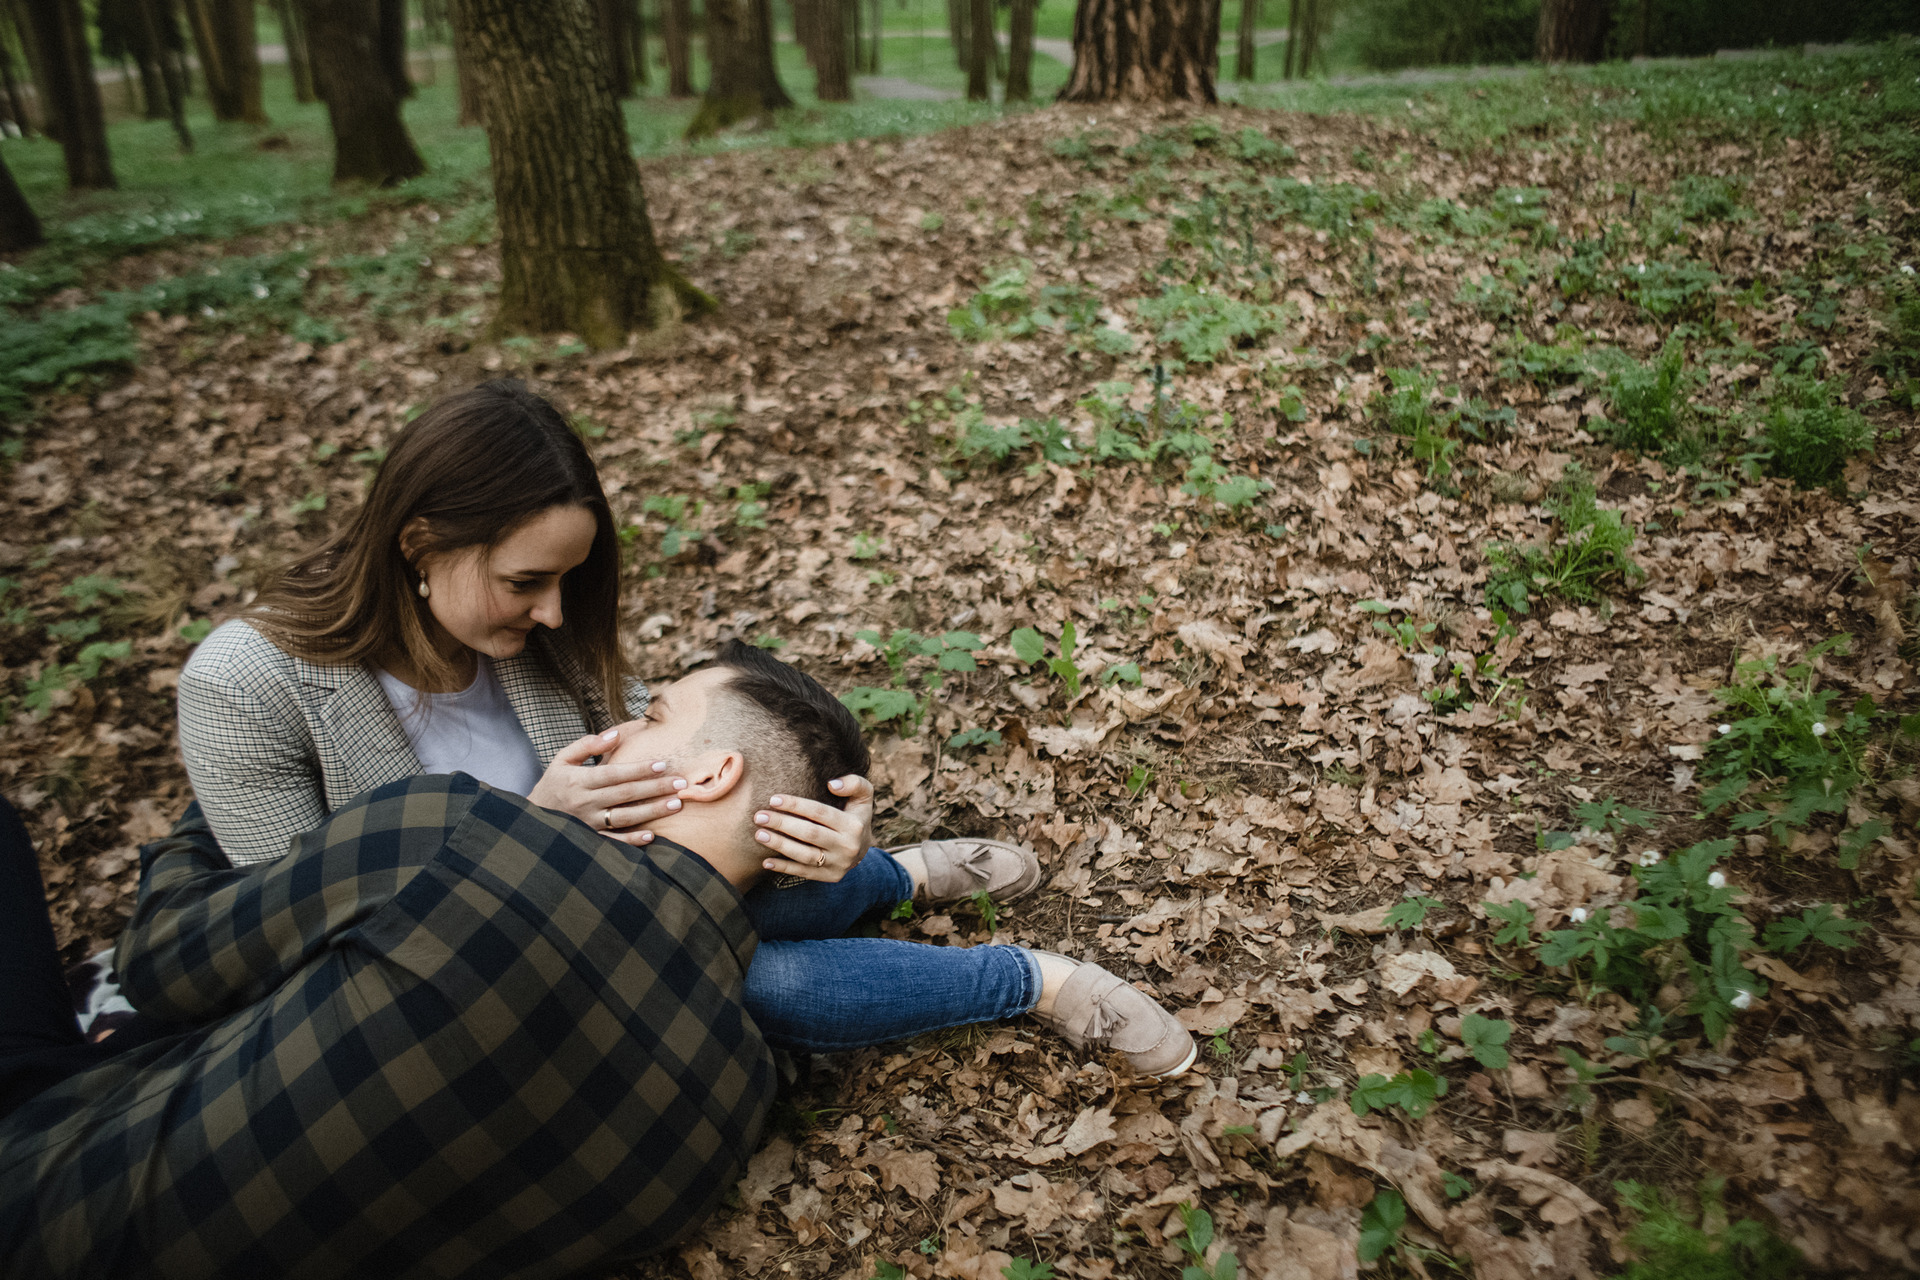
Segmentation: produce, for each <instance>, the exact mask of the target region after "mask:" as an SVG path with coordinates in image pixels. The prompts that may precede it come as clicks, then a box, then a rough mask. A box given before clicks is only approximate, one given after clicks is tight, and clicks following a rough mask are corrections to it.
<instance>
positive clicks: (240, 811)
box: [180, 618, 647, 866]
mask: <svg viewBox="0 0 1920 1280" xmlns="http://www.w3.org/2000/svg"><path fill="white" fill-rule="evenodd" d="M494 674H495V675H497V676H498V677H499V679H500V687H501V688H502V689H503V690H505V692H506V695H507V701H508V702H509V703H511V704H512V706H513V712H514V714H515V715H516V716H518V717H519V719H520V724H521V727H523V728H524V729H526V731H527V737H528V739H529V740H530V741H531V742H532V743H533V749H534V752H535V754H537V755H538V756H539V757H540V763H541V764H542V765H545V764H548V763H551V762H552V760H553V757H554V756H555V755H556V754H558V753H559V752H560V750H561V749H562V748H564V747H566V746H567V745H569V744H570V743H572V742H574V741H575V740H576V739H578V738H580V737H581V736H583V735H585V734H588V733H597V732H599V731H601V730H604V729H609V728H612V727H613V725H614V724H616V723H618V722H619V721H620V720H621V719H626V718H631V717H633V716H638V715H640V714H642V713H644V712H645V711H646V709H647V690H646V686H644V685H642V684H641V683H640V682H639V681H637V680H635V681H632V682H630V683H629V684H628V686H627V689H626V695H627V706H626V708H625V709H624V710H625V712H626V714H625V715H624V716H622V715H617V714H615V712H614V709H613V708H610V707H608V706H607V705H606V698H605V697H604V696H602V695H601V694H600V692H599V691H598V690H597V689H596V688H595V687H594V682H593V681H592V680H591V679H589V678H588V677H587V674H586V671H585V670H584V669H583V668H582V667H581V666H580V664H579V662H578V661H577V660H576V659H575V658H574V657H573V655H572V653H571V652H570V651H569V650H568V649H567V647H566V646H565V645H563V644H561V643H559V642H558V641H557V639H556V638H555V637H554V635H553V634H552V633H550V632H548V631H547V630H546V629H545V628H536V629H535V631H534V633H533V635H532V636H530V637H529V638H528V642H527V648H526V651H525V652H524V653H522V654H521V655H520V656H519V657H516V658H506V659H503V660H501V661H499V662H496V663H495V664H494ZM570 688H571V689H577V690H579V691H580V694H579V697H577V698H576V697H575V696H574V695H573V694H572V693H570V692H568V690H569V689H570ZM180 754H181V756H182V758H183V759H184V760H185V761H186V765H187V778H188V780H189V781H191V782H192V783H193V793H194V795H195V796H197V797H198V798H199V800H200V803H201V804H202V805H203V806H204V807H205V809H206V813H207V820H208V822H209V823H210V824H211V826H212V827H213V834H214V837H215V838H216V839H218V840H219V841H220V847H221V849H223V850H224V851H225V852H226V855H227V857H228V858H229V859H231V860H232V862H233V864H234V865H235V866H246V865H249V864H251V863H256V862H265V861H267V860H269V859H272V858H278V857H282V856H284V855H285V854H286V852H287V849H288V847H289V846H290V845H291V843H292V841H293V839H294V838H295V837H296V836H300V835H303V834H305V833H306V832H309V831H311V830H313V829H314V828H315V827H317V826H319V825H320V823H321V822H322V821H324V820H325V818H326V816H327V815H328V814H329V813H332V812H333V811H334V810H335V809H337V808H339V807H340V806H341V805H343V804H345V803H347V801H349V800H351V799H353V797H355V796H357V795H361V794H363V793H365V792H368V791H371V790H373V789H374V788H375V787H379V786H384V785H385V784H387V783H389V782H393V781H395V780H397V779H400V778H406V777H411V776H412V775H413V774H416V773H419V772H420V758H419V757H418V756H417V755H415V754H414V750H413V745H412V743H410V742H408V741H407V734H406V730H405V729H404V728H402V727H401V724H400V717H399V716H397V715H395V714H394V711H393V704H392V703H390V702H388V701H387V695H386V691H385V690H383V689H382V688H381V687H380V681H379V680H378V679H377V678H376V677H375V676H374V674H373V672H372V671H370V670H368V669H367V668H366V667H365V666H363V665H359V664H349V665H346V666H322V665H320V664H319V663H314V662H308V661H306V660H305V659H304V658H296V657H294V656H293V655H292V654H289V653H287V652H286V651H284V650H283V649H281V648H280V647H279V646H278V645H276V644H274V642H273V641H271V640H269V639H267V637H266V636H264V635H262V634H260V632H258V631H256V630H254V628H253V627H252V626H251V625H249V624H248V623H247V622H246V621H245V620H244V619H239V618H236V619H234V620H232V621H230V622H225V623H222V624H221V625H220V626H219V627H218V628H217V629H216V630H215V631H214V633H213V634H212V635H210V636H208V637H207V638H206V640H205V641H203V642H202V643H201V645H200V647H199V648H197V649H195V650H194V653H193V657H192V658H191V659H190V660H189V661H188V662H187V665H186V668H185V670H183V671H182V672H181V673H180Z"/></svg>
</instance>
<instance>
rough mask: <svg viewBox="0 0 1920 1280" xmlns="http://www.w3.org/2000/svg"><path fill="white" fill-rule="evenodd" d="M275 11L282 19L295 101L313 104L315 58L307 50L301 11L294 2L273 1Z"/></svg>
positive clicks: (290, 0) (315, 95)
mask: <svg viewBox="0 0 1920 1280" xmlns="http://www.w3.org/2000/svg"><path fill="white" fill-rule="evenodd" d="M273 11H274V13H275V14H277V15H279V18H280V34H281V36H282V37H283V38H284V39H285V40H286V43H287V71H288V73H289V74H291V76H292V77H293V100H294V101H295V102H312V101H314V99H315V98H316V97H317V96H318V95H317V94H315V93H314V91H313V56H312V54H310V53H309V52H308V50H307V32H306V29H305V28H304V27H302V26H301V25H300V11H299V10H298V9H297V8H295V7H294V5H293V3H292V0H273Z"/></svg>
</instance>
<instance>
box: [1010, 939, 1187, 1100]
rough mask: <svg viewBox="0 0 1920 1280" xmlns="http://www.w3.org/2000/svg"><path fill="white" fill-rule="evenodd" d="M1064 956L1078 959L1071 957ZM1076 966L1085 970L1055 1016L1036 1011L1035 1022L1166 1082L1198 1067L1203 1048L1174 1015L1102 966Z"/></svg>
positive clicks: (1071, 982)
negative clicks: (1117, 1054) (1117, 1053)
mask: <svg viewBox="0 0 1920 1280" xmlns="http://www.w3.org/2000/svg"><path fill="white" fill-rule="evenodd" d="M1039 954H1042V955H1054V954H1055V953H1054V952H1051V951H1046V952H1041V953H1039ZM1060 958H1061V959H1063V960H1072V957H1071V956H1061V957H1060ZM1074 963H1076V964H1077V965H1078V966H1079V967H1078V968H1077V969H1075V970H1074V972H1073V974H1072V975H1071V976H1069V977H1068V978H1067V981H1066V984H1065V985H1064V986H1062V987H1061V988H1060V994H1059V996H1058V997H1057V998H1056V999H1055V1000H1054V1002H1053V1012H1052V1013H1051V1014H1041V1013H1040V1012H1039V1011H1038V1010H1036V1011H1035V1012H1034V1015H1033V1016H1034V1017H1035V1018H1038V1019H1039V1020H1040V1021H1041V1022H1042V1023H1044V1024H1045V1025H1046V1026H1048V1027H1050V1028H1052V1029H1053V1030H1054V1031H1057V1032H1059V1033H1060V1036H1061V1038H1062V1039H1064V1040H1065V1041H1066V1042H1067V1043H1068V1044H1070V1045H1072V1046H1073V1047H1074V1048H1076V1049H1084V1048H1086V1047H1087V1046H1089V1045H1094V1046H1097V1047H1099V1048H1103V1049H1116V1050H1118V1051H1120V1052H1121V1053H1124V1054H1126V1055H1127V1060H1128V1061H1130V1062H1132V1063H1133V1069H1134V1070H1135V1071H1137V1072H1139V1073H1140V1074H1141V1075H1143V1076H1152V1077H1154V1078H1155V1079H1165V1078H1166V1077H1168V1076H1177V1075H1179V1074H1180V1073H1181V1072H1183V1071H1185V1070H1186V1069H1187V1068H1188V1067H1191V1066H1192V1065H1193V1060H1194V1058H1195V1057H1196V1056H1198V1054H1199V1046H1198V1045H1197V1044H1196V1043H1195V1042H1194V1039H1193V1036H1192V1034H1191V1033H1190V1032H1188V1030H1187V1029H1186V1028H1185V1027H1183V1026H1181V1025H1180V1023H1179V1021H1178V1020H1177V1019H1175V1018H1174V1016H1173V1015H1172V1014H1171V1013H1168V1012H1167V1011H1166V1010H1165V1009H1163V1008H1161V1007H1160V1006H1159V1005H1158V1004H1155V1003H1154V1002H1153V1000H1152V999H1151V998H1150V997H1149V996H1147V995H1146V994H1145V993H1144V992H1142V991H1141V990H1140V989H1139V988H1137V987H1134V986H1133V985H1131V984H1130V983H1126V982H1122V981H1121V980H1120V979H1119V978H1118V977H1117V976H1115V975H1114V974H1112V973H1109V972H1107V970H1105V969H1103V968H1101V967H1100V966H1099V965H1097V964H1089V963H1087V962H1085V961H1075V962H1074Z"/></svg>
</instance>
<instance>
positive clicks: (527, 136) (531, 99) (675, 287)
mask: <svg viewBox="0 0 1920 1280" xmlns="http://www.w3.org/2000/svg"><path fill="white" fill-rule="evenodd" d="M453 20H454V25H455V29H456V30H457V31H458V32H459V33H460V35H459V38H460V40H461V42H462V44H463V46H464V48H465V50H466V53H467V55H468V56H469V57H470V59H471V60H472V62H473V63H474V65H475V66H477V67H478V69H479V71H480V76H481V80H482V83H484V84H485V85H486V116H487V149H488V152H489V154H490V155H491V157H492V161H493V194H494V203H495V205H496V206H497V208H498V209H499V216H500V268H501V282H500V310H499V313H498V315H497V317H496V319H495V322H494V323H495V327H496V329H497V330H500V331H512V330H531V331H534V332H540V333H555V332H561V331H566V332H571V333H574V334H577V335H579V336H580V338H581V339H582V340H584V341H585V342H587V343H588V344H589V345H590V346H594V347H600V348H605V347H614V346H619V345H620V344H621V343H623V342H625V341H626V338H627V334H628V333H630V332H632V331H633V330H635V329H642V328H647V327H650V326H651V325H652V324H653V323H654V317H655V315H656V306H655V304H656V302H657V301H665V299H656V296H655V295H656V294H657V293H659V292H660V291H662V290H665V291H667V293H668V294H669V295H672V296H678V297H679V299H680V300H681V302H682V303H683V305H688V306H690V307H692V308H693V309H705V308H708V307H711V306H712V299H710V298H708V297H707V296H706V295H705V294H703V293H701V292H700V291H699V290H698V289H695V288H694V287H693V286H692V285H689V284H688V283H687V282H686V281H685V280H684V279H683V278H682V277H681V276H680V274H679V273H678V272H677V271H675V270H673V268H672V267H670V266H668V265H667V262H666V259H665V258H663V257H662V256H661V254H660V249H659V246H658V245H657V244H656V243H655V241H654V238H653V224H652V223H651V222H650V221H649V220H648V218H647V202H646V196H645V194H644V193H643V192H642V190H641V186H640V170H639V168H638V167H637V166H636V165H635V164H634V161H633V152H632V148H631V145H630V143H629V142H628V139H627V121H626V117H625V116H624V115H623V114H622V113H621V110H620V102H619V99H617V98H616V97H614V95H613V92H612V90H611V88H610V87H609V83H608V77H607V67H606V55H605V50H604V47H603V42H602V36H601V31H600V26H599V23H598V21H597V19H596V15H595V14H594V11H593V8H592V4H591V0H454V5H453Z"/></svg>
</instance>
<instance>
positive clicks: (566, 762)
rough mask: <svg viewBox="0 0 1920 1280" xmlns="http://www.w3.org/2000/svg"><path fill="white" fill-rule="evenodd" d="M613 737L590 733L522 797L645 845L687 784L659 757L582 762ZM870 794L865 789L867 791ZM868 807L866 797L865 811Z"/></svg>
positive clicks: (614, 734) (606, 746) (611, 733)
mask: <svg viewBox="0 0 1920 1280" xmlns="http://www.w3.org/2000/svg"><path fill="white" fill-rule="evenodd" d="M618 736H619V731H618V730H615V729H609V730H608V731H607V732H605V733H590V734H588V735H587V736H586V737H584V738H581V739H580V740H579V741H577V742H575V743H574V744H573V745H572V746H570V747H568V748H567V749H566V750H564V751H562V752H560V754H558V755H556V756H555V757H554V758H553V763H552V764H550V765H548V766H547V771H546V773H545V774H544V775H542V777H541V779H540V781H539V782H538V783H536V784H534V788H533V794H532V795H530V796H528V797H527V799H529V800H531V801H533V802H534V803H535V804H537V805H540V806H541V807H542V808H546V809H557V810H559V811H560V812H561V813H570V814H572V815H573V816H574V817H576V818H578V819H580V821H582V822H584V823H586V824H587V825H588V826H590V827H592V828H593V829H594V830H595V831H598V832H600V833H601V834H602V835H605V836H607V837H609V838H611V839H614V840H618V841H620V842H621V843H623V844H631V845H643V844H648V843H650V842H651V841H652V840H653V832H651V831H646V830H642V829H641V828H644V827H645V826H646V825H647V824H648V823H650V822H653V821H656V820H657V819H660V818H664V817H666V816H667V815H668V814H670V813H676V812H678V811H679V809H680V801H679V799H678V797H677V796H676V795H675V793H676V792H678V791H679V790H680V789H681V788H682V787H684V786H686V785H687V780H686V779H685V778H670V777H667V776H666V769H667V764H666V761H664V760H662V761H657V762H655V763H653V764H598V765H590V764H588V763H587V761H588V760H590V759H592V758H593V757H594V756H597V755H604V754H606V753H607V752H608V751H610V750H612V749H613V744H614V741H615V739H616V738H617V737H618ZM862 785H865V784H864V781H863V782H862ZM872 794H873V792H872V789H871V788H869V789H868V791H867V795H868V796H869V797H871V796H872ZM821 807H823V808H824V807H825V806H821ZM872 809H873V805H872V802H871V800H869V802H868V805H867V810H868V813H869V815H871V813H872ZM849 865H851V864H849ZM842 874H845V873H844V872H843V873H842ZM834 879H836V880H837V879H839V876H835V877H834Z"/></svg>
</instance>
